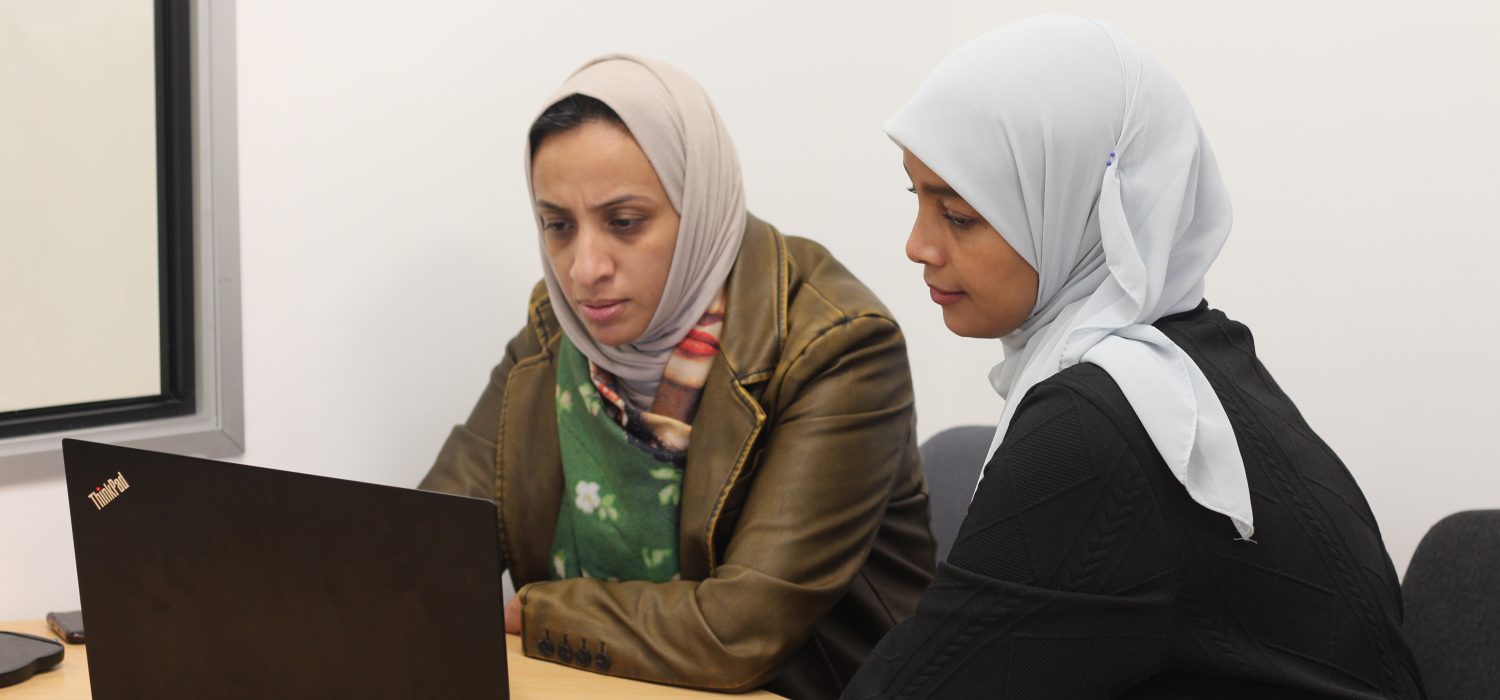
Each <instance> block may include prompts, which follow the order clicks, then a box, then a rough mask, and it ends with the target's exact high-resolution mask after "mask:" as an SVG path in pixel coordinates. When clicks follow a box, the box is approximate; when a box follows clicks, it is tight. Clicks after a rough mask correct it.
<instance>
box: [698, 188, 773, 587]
mask: <svg viewBox="0 0 1500 700" xmlns="http://www.w3.org/2000/svg"><path fill="white" fill-rule="evenodd" d="M788 274H789V270H788V260H787V256H786V248H785V241H783V240H782V238H781V234H780V233H778V232H777V231H776V230H775V229H774V228H772V227H771V226H770V225H769V224H767V223H765V222H763V221H761V220H759V219H757V218H755V217H753V216H751V217H748V219H747V220H746V224H745V237H744V240H743V241H742V242H741V244H740V252H739V257H738V258H737V259H736V261H735V266H734V269H733V270H732V271H731V272H730V274H729V279H728V281H727V282H726V283H725V287H726V291H725V302H724V303H725V311H724V332H723V335H722V337H721V339H720V351H719V354H718V355H716V356H715V357H714V362H713V365H712V367H711V368H710V369H709V373H708V379H707V381H706V383H705V384H704V387H703V395H702V398H701V399H700V400H699V404H698V414H697V416H696V417H695V418H694V420H693V436H692V440H691V442H690V443H689V444H688V456H687V468H686V470H685V471H684V473H683V479H682V512H681V515H680V517H681V521H680V524H679V526H678V550H679V551H678V557H679V563H680V565H681V568H682V575H683V577H684V578H688V579H704V578H707V577H708V576H710V575H712V574H713V570H714V569H715V568H716V567H717V566H718V561H717V560H716V559H717V555H716V553H715V551H714V539H715V537H716V536H718V535H717V534H716V531H715V530H716V526H717V524H718V522H719V518H720V516H722V515H723V514H724V511H725V508H726V506H730V507H732V506H733V505H734V502H735V500H736V499H734V498H733V497H734V496H736V495H737V494H736V493H735V488H734V487H735V486H736V484H737V483H738V482H739V481H740V477H741V476H742V475H743V474H744V473H745V470H746V469H747V468H748V466H749V465H748V464H747V462H748V460H749V457H750V453H751V450H752V448H753V447H754V446H755V441H756V439H757V438H758V437H759V435H760V433H761V430H762V428H763V426H764V425H765V421H766V415H765V412H764V411H763V410H762V409H761V407H760V405H759V404H758V403H757V402H756V401H755V399H754V398H753V397H752V396H751V394H750V392H749V391H748V390H747V387H749V386H751V385H754V384H757V383H760V382H764V381H766V380H767V379H769V378H770V377H771V373H772V371H773V370H774V369H775V366H776V360H777V358H778V357H780V355H781V346H782V344H783V343H784V342H785V341H786V314H787V278H788ZM768 301H769V302H771V303H766V302H768Z"/></svg>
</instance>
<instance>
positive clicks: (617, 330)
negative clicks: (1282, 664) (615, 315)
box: [583, 321, 643, 347]
mask: <svg viewBox="0 0 1500 700" xmlns="http://www.w3.org/2000/svg"><path fill="white" fill-rule="evenodd" d="M583 325H584V327H585V328H587V329H588V332H589V337H590V338H593V339H594V342H595V343H598V344H600V345H608V346H611V347H619V346H621V345H629V344H631V343H633V342H635V341H636V340H637V339H638V338H640V337H641V332H642V330H643V329H636V328H629V327H626V325H625V324H621V323H605V324H599V325H596V324H593V323H590V322H588V321H584V324H583Z"/></svg>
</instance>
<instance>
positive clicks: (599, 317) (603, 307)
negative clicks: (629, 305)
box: [578, 299, 625, 323]
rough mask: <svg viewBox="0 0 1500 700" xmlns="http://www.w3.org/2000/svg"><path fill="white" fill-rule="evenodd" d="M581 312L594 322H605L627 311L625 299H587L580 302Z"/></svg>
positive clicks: (579, 309) (579, 308)
mask: <svg viewBox="0 0 1500 700" xmlns="http://www.w3.org/2000/svg"><path fill="white" fill-rule="evenodd" d="M578 311H579V313H582V314H583V317H584V318H586V319H588V320H590V321H592V322H594V323H604V322H606V321H609V320H612V319H614V318H616V317H618V316H619V315H620V314H622V313H625V300H624V299H603V300H599V301H585V302H580V303H579V304H578Z"/></svg>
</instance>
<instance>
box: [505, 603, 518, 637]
mask: <svg viewBox="0 0 1500 700" xmlns="http://www.w3.org/2000/svg"><path fill="white" fill-rule="evenodd" d="M505 633H506V634H520V633H521V596H518V595H517V596H511V598H510V600H508V601H505Z"/></svg>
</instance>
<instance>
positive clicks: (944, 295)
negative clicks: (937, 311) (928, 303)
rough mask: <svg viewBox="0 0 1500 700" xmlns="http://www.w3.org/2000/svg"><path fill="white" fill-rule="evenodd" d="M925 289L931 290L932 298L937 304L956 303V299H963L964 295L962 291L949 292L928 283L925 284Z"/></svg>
mask: <svg viewBox="0 0 1500 700" xmlns="http://www.w3.org/2000/svg"><path fill="white" fill-rule="evenodd" d="M927 290H928V291H930V292H932V300H933V301H935V302H937V303H938V305H939V306H947V305H949V304H955V303H958V301H959V300H960V299H963V298H964V296H965V294H964V293H963V292H950V291H948V290H946V289H939V288H938V287H934V286H932V285H930V284H929V285H927Z"/></svg>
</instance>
